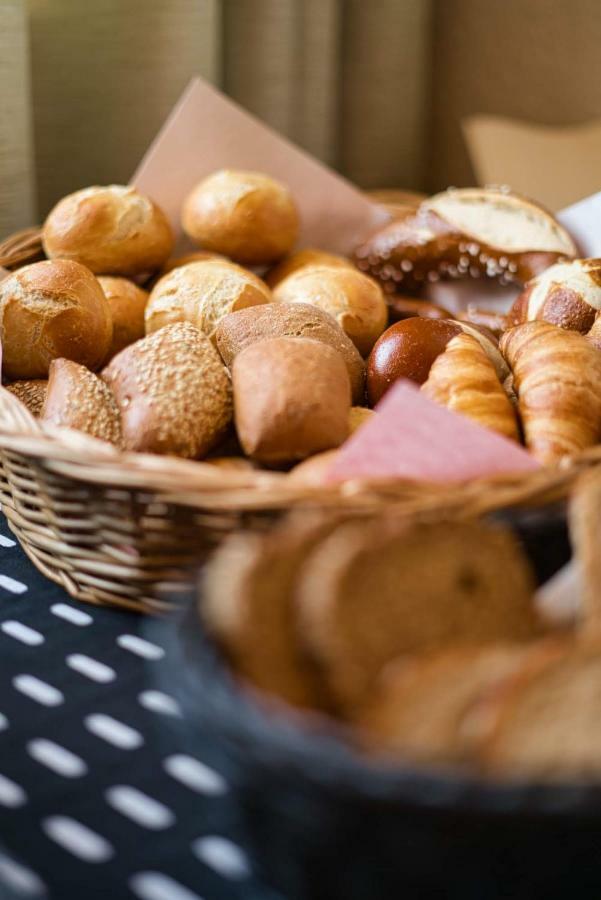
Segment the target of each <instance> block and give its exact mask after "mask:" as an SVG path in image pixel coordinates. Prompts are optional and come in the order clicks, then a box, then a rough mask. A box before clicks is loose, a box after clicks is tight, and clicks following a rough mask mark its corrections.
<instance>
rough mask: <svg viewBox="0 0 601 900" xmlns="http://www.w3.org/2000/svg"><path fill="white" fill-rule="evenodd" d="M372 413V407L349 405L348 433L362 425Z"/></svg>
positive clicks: (352, 432) (353, 431)
mask: <svg viewBox="0 0 601 900" xmlns="http://www.w3.org/2000/svg"><path fill="white" fill-rule="evenodd" d="M374 415H375V413H374V411H373V409H368V408H367V407H366V406H353V407H351V410H350V412H349V433H350V434H354V433H355V431H357V430H358V429H359V428H361V426H362V425H365V423H366V422H369V420H370V419H371V418H372V416H374Z"/></svg>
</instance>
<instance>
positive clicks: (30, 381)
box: [6, 378, 48, 416]
mask: <svg viewBox="0 0 601 900" xmlns="http://www.w3.org/2000/svg"><path fill="white" fill-rule="evenodd" d="M47 387H48V382H47V381H46V380H45V379H42V378H27V379H25V380H24V381H13V383H12V384H7V385H6V390H7V391H10V393H11V394H14V395H15V397H16V398H17V399H18V400H20V401H21V403H22V404H23V405H24V406H26V407H27V409H28V410H29V412H30V413H31V414H32V416H39V414H40V413H41V411H42V407H43V405H44V400H45V399H46V388H47Z"/></svg>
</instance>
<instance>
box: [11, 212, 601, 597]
mask: <svg viewBox="0 0 601 900" xmlns="http://www.w3.org/2000/svg"><path fill="white" fill-rule="evenodd" d="M41 255H42V251H41V244H40V240H39V231H36V230H34V229H29V230H28V231H26V232H21V233H20V234H19V235H15V236H14V237H12V238H10V239H9V240H8V241H6V242H4V243H3V244H0V265H1V266H4V267H7V268H8V267H14V266H17V265H22V264H24V263H25V262H29V261H33V260H35V259H37V258H39V257H40V256H41ZM599 461H601V446H599V447H595V448H592V449H591V450H590V451H587V452H586V453H584V454H582V455H581V456H580V457H578V459H575V460H570V461H566V462H565V464H564V465H562V466H559V467H557V468H554V469H547V470H542V471H539V472H536V473H534V474H532V475H528V476H519V477H515V476H514V477H504V478H497V479H495V480H489V481H474V482H471V483H469V484H466V485H455V486H448V487H447V486H441V485H429V484H421V483H420V484H416V483H409V482H402V481H398V480H397V481H379V482H366V481H364V482H348V483H346V484H344V485H341V486H331V487H306V486H303V485H298V484H294V483H293V482H291V481H290V480H289V479H288V478H287V477H286V475H284V474H280V473H269V472H259V471H257V472H252V471H251V472H236V471H232V470H228V471H226V470H223V469H219V468H217V467H215V466H211V465H209V464H207V463H201V462H188V461H184V460H178V459H173V458H168V457H159V456H150V455H147V454H134V453H120V452H119V451H117V450H115V449H114V448H113V447H111V446H109V445H108V444H105V443H102V442H100V441H96V440H94V439H92V438H89V437H87V436H85V435H82V434H79V433H77V432H73V431H69V430H66V429H55V428H51V427H49V426H47V425H44V424H42V423H41V422H39V421H38V420H36V419H34V418H33V417H32V416H31V415H30V414H29V412H28V411H27V410H26V409H25V407H24V406H22V404H21V403H20V402H19V401H18V400H17V399H16V398H15V397H14V396H13V395H12V394H11V393H9V392H8V391H6V390H5V389H3V388H0V501H1V502H2V509H3V511H4V513H5V514H6V517H7V519H8V522H9V525H10V528H11V529H12V531H13V532H14V533H15V535H16V536H17V538H18V540H19V541H20V543H21V545H22V547H23V549H24V550H25V552H26V553H27V555H28V556H29V558H30V559H31V560H32V561H33V563H34V564H35V565H36V566H37V568H38V569H39V570H40V571H41V572H43V573H44V574H45V575H46V576H47V577H48V578H51V579H52V580H53V581H56V582H58V583H59V584H61V585H62V586H63V587H64V588H65V589H66V590H67V591H68V592H69V594H71V595H72V596H73V597H75V598H77V599H79V600H85V601H88V602H91V603H97V604H116V605H119V606H123V607H127V608H130V609H135V610H139V611H145V612H150V611H159V610H161V609H163V608H165V607H166V606H167V605H168V604H169V603H172V602H173V599H174V597H175V596H176V595H177V593H178V591H180V590H187V589H188V587H189V585H190V583H191V579H192V578H193V571H194V568H195V567H197V566H198V564H199V562H201V561H202V560H203V558H204V557H205V556H206V554H207V553H208V552H210V550H211V549H212V548H213V547H214V546H215V545H216V543H217V542H218V541H219V540H220V538H221V537H222V536H223V535H224V534H226V533H228V532H229V531H231V530H232V529H234V528H240V527H252V528H260V527H262V526H264V525H265V523H266V522H269V521H270V520H271V519H272V518H273V517H274V516H277V515H278V514H280V513H281V512H282V511H284V510H286V509H288V508H290V507H294V506H298V505H304V506H307V505H309V506H315V505H317V506H320V507H332V506H335V507H336V508H340V507H344V508H346V509H347V510H348V511H349V513H352V512H353V511H357V510H361V511H365V510H366V509H370V510H373V511H374V512H377V511H378V510H381V509H384V508H386V509H395V510H398V511H403V512H404V513H406V514H407V515H413V514H422V513H423V512H425V511H429V510H432V509H436V510H438V511H440V512H441V513H445V512H455V513H457V512H460V513H461V514H465V515H478V514H481V513H486V512H491V511H495V510H501V509H505V508H510V507H514V506H540V505H543V504H546V503H552V502H555V501H557V500H561V499H563V498H565V497H567V496H568V495H569V492H570V489H571V487H572V484H573V483H574V481H575V479H576V477H577V476H578V474H579V473H580V472H581V471H583V470H584V469H586V468H589V467H591V466H592V465H595V464H596V463H598V462H599Z"/></svg>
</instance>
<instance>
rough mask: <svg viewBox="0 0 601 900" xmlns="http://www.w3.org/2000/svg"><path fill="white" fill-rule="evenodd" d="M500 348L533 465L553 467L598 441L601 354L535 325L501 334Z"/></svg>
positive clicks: (567, 334)
mask: <svg viewBox="0 0 601 900" xmlns="http://www.w3.org/2000/svg"><path fill="white" fill-rule="evenodd" d="M499 346H500V349H501V352H502V353H503V355H504V356H505V359H506V360H507V362H508V363H509V366H510V367H511V369H512V370H513V378H514V387H515V390H516V393H517V395H518V400H519V408H520V413H521V418H522V425H523V429H524V438H525V441H526V445H527V447H529V449H530V450H531V451H532V453H533V454H534V456H536V458H537V459H539V460H540V461H541V462H543V463H554V462H557V460H559V459H561V457H562V456H572V455H574V454H576V453H579V452H580V451H582V450H584V449H585V448H586V447H590V446H592V445H593V444H596V443H598V442H599V440H601V353H600V352H599V350H597V349H596V348H595V347H594V346H593V345H592V344H591V343H589V341H588V340H587V339H586V338H585V337H583V336H582V335H581V334H578V333H577V332H575V331H566V330H564V329H562V328H558V327H557V326H556V325H550V324H549V323H548V322H540V321H537V322H528V323H526V324H525V325H518V326H517V327H516V328H511V329H510V330H509V331H506V332H505V334H504V335H503V336H502V337H501V341H500V345H499Z"/></svg>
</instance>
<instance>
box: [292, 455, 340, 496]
mask: <svg viewBox="0 0 601 900" xmlns="http://www.w3.org/2000/svg"><path fill="white" fill-rule="evenodd" d="M337 455H338V450H324V451H323V452H322V453H316V454H315V456H310V457H309V458H308V459H304V460H303V461H302V462H300V463H298V464H297V465H296V466H294V468H292V469H290V472H289V473H288V478H289V479H290V481H293V482H294V483H295V484H304V485H306V486H307V487H316V486H318V485H321V484H325V482H326V476H327V474H328V472H329V471H330V469H331V467H332V464H333V462H334V460H335V459H336V457H337Z"/></svg>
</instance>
